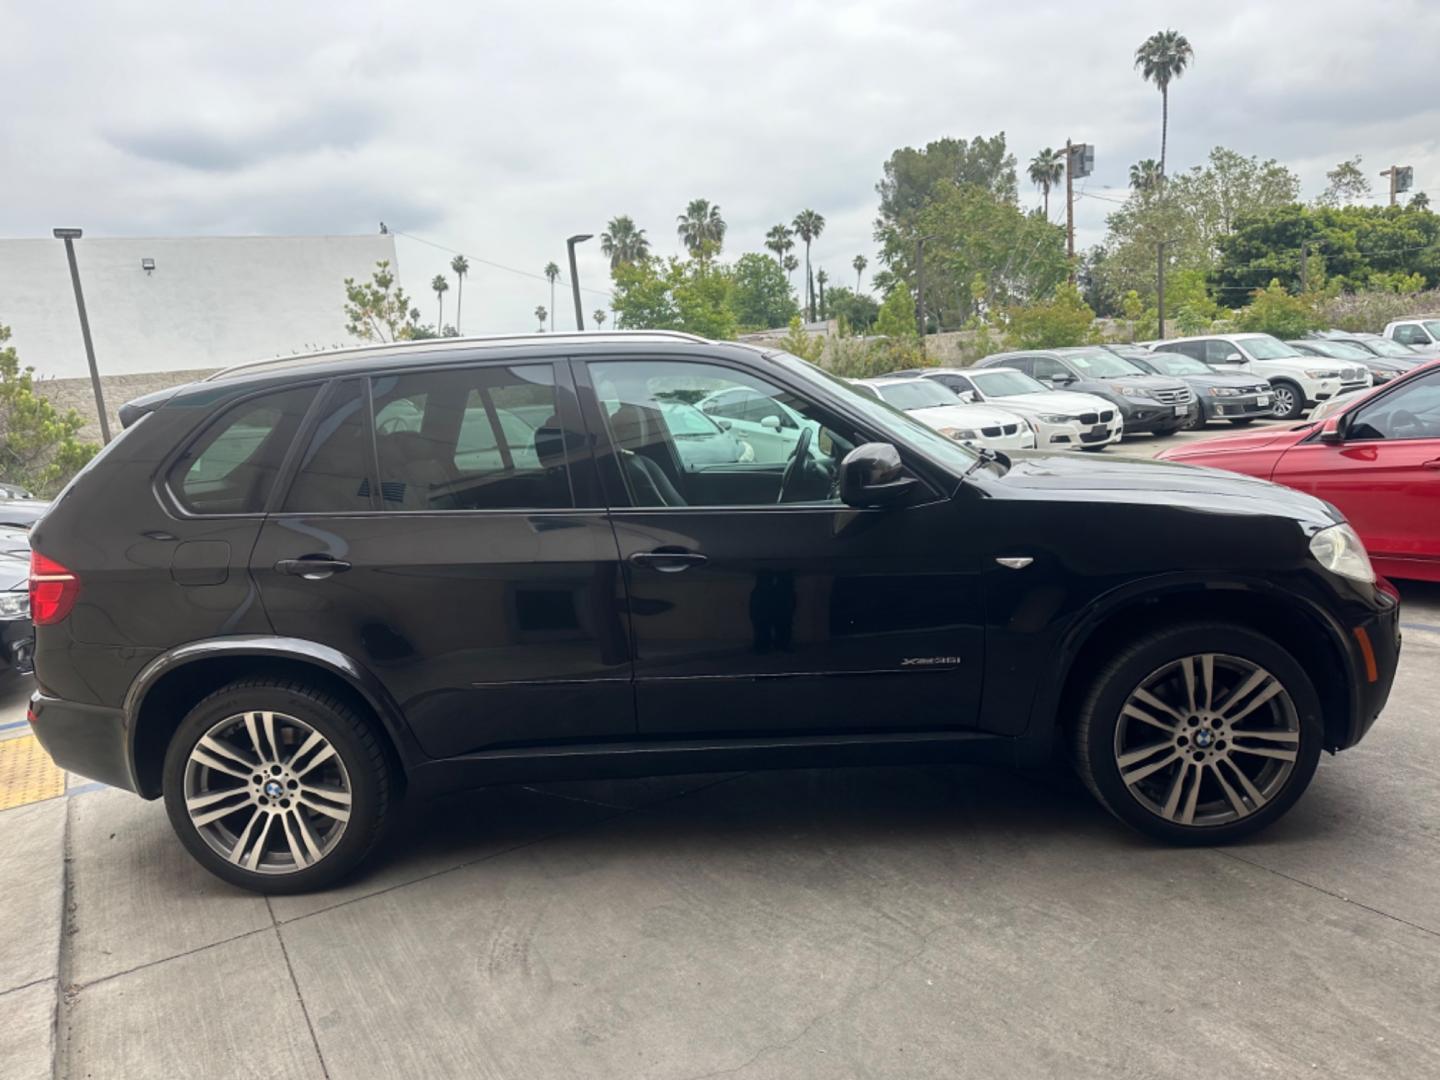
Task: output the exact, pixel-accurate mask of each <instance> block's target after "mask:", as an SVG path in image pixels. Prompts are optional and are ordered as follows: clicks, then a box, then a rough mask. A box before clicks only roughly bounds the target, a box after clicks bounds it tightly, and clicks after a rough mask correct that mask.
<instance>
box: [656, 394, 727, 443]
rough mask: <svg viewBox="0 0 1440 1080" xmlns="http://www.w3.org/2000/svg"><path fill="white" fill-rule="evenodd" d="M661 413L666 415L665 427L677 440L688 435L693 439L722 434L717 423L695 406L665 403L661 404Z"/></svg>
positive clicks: (675, 402) (676, 402)
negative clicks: (694, 437)
mask: <svg viewBox="0 0 1440 1080" xmlns="http://www.w3.org/2000/svg"><path fill="white" fill-rule="evenodd" d="M660 411H661V412H663V413H664V414H665V426H666V427H668V428H669V429H670V434H672V435H674V436H675V437H676V438H677V439H680V438H684V437H685V436H687V435H689V436H692V437H693V436H697V435H698V436H704V435H719V434H720V428H719V427H718V426H717V425H716V423H715V421H713V420H711V419H710V418H709V417H708V416H706V415H705V414H704V413H702V412H701V411H700V410H699V409H697V408H695V406H694V405H685V404H683V403H681V402H678V401H665V402H661V404H660Z"/></svg>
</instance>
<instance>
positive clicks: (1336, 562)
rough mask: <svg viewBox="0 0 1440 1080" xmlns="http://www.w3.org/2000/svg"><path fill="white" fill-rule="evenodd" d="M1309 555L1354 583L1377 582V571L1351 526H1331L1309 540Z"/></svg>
mask: <svg viewBox="0 0 1440 1080" xmlns="http://www.w3.org/2000/svg"><path fill="white" fill-rule="evenodd" d="M1310 554H1311V555H1314V556H1315V559H1316V561H1318V562H1319V563H1320V565H1321V566H1323V567H1325V569H1326V570H1329V571H1330V572H1331V573H1332V574H1339V575H1340V576H1341V577H1347V578H1351V579H1353V580H1355V581H1364V582H1374V580H1375V570H1374V568H1373V567H1371V565H1370V556H1369V555H1366V554H1365V545H1364V544H1362V543H1361V542H1360V537H1358V536H1356V535H1355V530H1354V529H1352V528H1351V527H1350V526H1349V525H1331V526H1330V527H1329V528H1327V529H1321V530H1320V531H1319V532H1317V533H1316V534H1315V535H1314V536H1312V537H1311V538H1310Z"/></svg>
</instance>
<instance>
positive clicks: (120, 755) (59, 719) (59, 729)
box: [30, 690, 137, 791]
mask: <svg viewBox="0 0 1440 1080" xmlns="http://www.w3.org/2000/svg"><path fill="white" fill-rule="evenodd" d="M30 726H31V728H32V729H33V730H34V732H35V738H37V739H38V740H39V741H40V745H41V746H43V747H44V748H45V752H46V753H48V754H49V755H50V756H51V758H53V759H54V761H55V764H56V765H59V766H60V767H61V768H62V769H68V770H69V771H71V772H76V773H79V774H80V775H81V776H85V777H89V778H90V779H91V780H99V781H100V782H101V783H102V784H109V785H110V786H111V787H118V788H124V789H125V790H127V791H135V790H136V788H137V785H136V782H135V776H134V774H133V772H132V771H131V764H130V737H129V730H128V729H127V727H126V725H125V714H124V712H123V711H122V710H120V709H111V708H106V707H104V706H100V705H81V704H78V703H76V702H74V701H65V700H63V699H61V698H54V697H49V696H48V695H46V694H42V693H40V692H39V691H38V690H37V691H36V692H35V693H34V694H32V695H31V696H30Z"/></svg>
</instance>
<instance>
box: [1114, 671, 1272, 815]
mask: <svg viewBox="0 0 1440 1080" xmlns="http://www.w3.org/2000/svg"><path fill="white" fill-rule="evenodd" d="M1299 749H1300V719H1299V714H1298V713H1297V711H1296V709H1295V704H1294V702H1293V701H1292V700H1291V697H1290V694H1289V692H1288V691H1287V690H1286V689H1285V687H1284V685H1283V684H1282V683H1281V682H1280V680H1279V679H1277V678H1276V677H1275V676H1274V675H1272V674H1271V673H1270V672H1268V671H1266V670H1265V669H1264V668H1262V667H1261V666H1260V665H1258V664H1256V663H1254V662H1252V661H1250V660H1246V659H1244V658H1243V657H1239V656H1230V655H1227V654H1224V653H1203V654H1199V655H1194V656H1187V657H1184V658H1183V659H1180V660H1175V661H1172V662H1170V663H1168V664H1166V665H1165V666H1164V667H1162V668H1160V669H1159V670H1157V671H1155V672H1153V673H1151V674H1150V675H1149V676H1148V677H1147V678H1145V679H1144V680H1143V681H1142V682H1141V683H1140V685H1139V686H1137V687H1136V688H1135V689H1134V690H1133V691H1132V692H1131V694H1130V696H1129V697H1128V698H1127V699H1126V701H1125V704H1124V706H1123V707H1122V708H1121V710H1120V718H1119V722H1118V723H1117V724H1116V726H1115V762H1116V764H1117V765H1118V766H1119V771H1120V779H1121V782H1122V783H1123V784H1124V785H1125V787H1126V789H1127V790H1128V791H1129V793H1130V795H1131V796H1132V797H1133V798H1134V799H1135V800H1136V802H1138V803H1139V804H1140V805H1141V806H1143V807H1144V808H1145V809H1146V810H1148V811H1150V812H1151V813H1152V814H1155V815H1156V816H1158V817H1160V818H1163V819H1165V820H1166V821H1169V822H1172V823H1174V824H1177V825H1193V826H1210V825H1225V824H1228V823H1230V822H1233V821H1238V820H1240V819H1242V818H1246V817H1249V816H1250V815H1251V814H1254V813H1255V812H1256V811H1258V810H1260V809H1261V808H1262V807H1264V806H1265V805H1266V804H1267V803H1269V802H1270V801H1271V800H1272V799H1274V798H1275V797H1276V796H1277V795H1278V794H1279V793H1280V792H1281V791H1282V790H1283V789H1284V787H1285V784H1286V782H1287V781H1288V780H1289V779H1290V776H1291V774H1292V773H1293V772H1294V771H1295V764H1296V761H1297V759H1298V757H1299Z"/></svg>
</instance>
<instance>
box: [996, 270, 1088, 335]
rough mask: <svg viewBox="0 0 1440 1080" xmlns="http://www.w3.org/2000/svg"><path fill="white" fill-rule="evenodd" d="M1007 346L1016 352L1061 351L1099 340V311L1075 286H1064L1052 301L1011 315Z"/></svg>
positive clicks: (1022, 309) (1036, 304)
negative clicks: (1096, 319) (1061, 349)
mask: <svg viewBox="0 0 1440 1080" xmlns="http://www.w3.org/2000/svg"><path fill="white" fill-rule="evenodd" d="M1008 315H1009V326H1008V328H1007V329H1006V332H1005V344H1006V345H1008V346H1009V347H1010V348H1012V349H1059V348H1063V347H1065V346H1067V345H1088V344H1090V343H1091V342H1093V341H1095V339H1096V338H1095V312H1093V311H1091V310H1090V305H1089V304H1087V303H1085V301H1084V300H1083V299H1081V297H1080V292H1079V290H1077V289H1076V288H1075V286H1074V285H1070V284H1063V285H1061V286H1059V287H1058V288H1057V289H1056V290H1055V295H1054V296H1053V297H1052V298H1051V299H1049V300H1038V301H1036V302H1034V303H1031V304H1026V305H1024V306H1023V307H1013V308H1011V309H1010V310H1009V312H1008Z"/></svg>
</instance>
